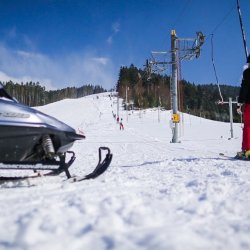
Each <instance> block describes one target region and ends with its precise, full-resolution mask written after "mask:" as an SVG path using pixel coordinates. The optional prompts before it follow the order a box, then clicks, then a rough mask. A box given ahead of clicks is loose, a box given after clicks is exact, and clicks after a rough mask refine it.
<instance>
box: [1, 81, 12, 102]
mask: <svg viewBox="0 0 250 250" xmlns="http://www.w3.org/2000/svg"><path fill="white" fill-rule="evenodd" d="M0 98H2V99H7V100H10V101H14V102H16V100H15V99H14V98H13V97H11V96H10V95H9V94H8V93H7V91H6V90H5V89H4V87H3V85H2V84H1V83H0Z"/></svg>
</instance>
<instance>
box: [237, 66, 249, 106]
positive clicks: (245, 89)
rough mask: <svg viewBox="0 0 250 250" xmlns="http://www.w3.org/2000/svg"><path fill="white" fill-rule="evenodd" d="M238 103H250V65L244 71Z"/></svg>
mask: <svg viewBox="0 0 250 250" xmlns="http://www.w3.org/2000/svg"><path fill="white" fill-rule="evenodd" d="M238 103H250V67H248V68H247V69H245V70H244V71H243V78H242V82H241V87H240V94H239V98H238Z"/></svg>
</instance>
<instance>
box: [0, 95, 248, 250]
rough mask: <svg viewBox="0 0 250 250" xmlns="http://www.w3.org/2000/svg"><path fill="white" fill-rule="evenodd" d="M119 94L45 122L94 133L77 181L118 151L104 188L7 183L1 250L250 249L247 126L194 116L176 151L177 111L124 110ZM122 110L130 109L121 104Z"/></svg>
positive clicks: (186, 119)
mask: <svg viewBox="0 0 250 250" xmlns="http://www.w3.org/2000/svg"><path fill="white" fill-rule="evenodd" d="M109 95H110V93H105V94H99V95H92V96H88V97H84V98H80V99H74V100H69V99H66V100H63V101H60V102H56V103H53V104H49V105H46V106H43V107H38V108H37V109H39V110H41V111H42V112H44V113H47V114H49V115H52V116H54V117H56V118H57V119H59V120H61V121H63V122H65V123H66V124H68V125H70V126H72V127H73V128H75V129H76V130H77V131H79V132H82V131H83V132H84V134H85V135H86V139H85V140H82V141H78V142H76V143H75V144H74V145H73V147H72V150H73V151H74V152H75V153H76V157H77V158H76V161H75V163H74V164H73V166H71V173H72V174H74V175H80V176H83V175H85V174H88V173H89V172H91V171H92V170H93V169H94V167H95V166H96V164H97V162H98V148H99V147H100V146H108V147H110V149H111V151H112V154H113V160H112V162H111V165H110V168H109V169H108V170H107V172H105V173H104V174H103V175H102V176H100V177H99V178H97V179H94V180H88V181H83V182H79V183H70V182H69V181H67V180H66V177H65V175H64V174H61V175H60V176H56V177H41V178H37V179H32V180H29V181H22V182H12V183H10V182H8V183H6V182H5V183H1V184H0V202H1V206H0V249H1V250H2V249H16V250H22V249H27V250H44V249H47V250H48V249H49V250H50V249H51V250H61V249H70V250H78V249H79V250H80V249H81V250H83V249H87V250H90V249H95V250H102V249H107V250H111V249H121V250H140V249H149V250H152V249H157V250H168V249H180V250H183V249H185V250H188V249H190V250H191V249H192V250H193V249H207V250H211V249H233V250H235V249H250V162H247V161H236V160H232V159H231V158H229V157H225V156H220V155H219V153H224V154H225V155H226V156H234V155H235V153H236V152H237V151H239V150H240V148H241V134H242V128H241V124H234V126H233V133H234V136H233V138H231V133H230V124H229V123H222V122H215V121H211V120H207V119H203V118H200V117H195V116H191V115H188V114H184V115H183V116H181V118H182V122H181V128H180V143H171V142H170V141H171V139H172V131H171V127H170V122H169V120H170V116H171V113H170V111H160V113H158V110H157V109H155V110H153V109H149V110H143V111H134V112H131V111H129V113H126V111H123V110H120V117H122V118H123V124H124V131H121V130H120V129H119V125H118V124H117V122H116V121H115V119H114V118H113V113H116V112H117V98H116V97H112V98H110V96H109ZM120 107H121V103H120Z"/></svg>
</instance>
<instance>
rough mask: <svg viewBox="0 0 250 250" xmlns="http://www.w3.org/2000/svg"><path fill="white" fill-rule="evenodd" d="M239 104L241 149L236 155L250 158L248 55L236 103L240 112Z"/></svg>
mask: <svg viewBox="0 0 250 250" xmlns="http://www.w3.org/2000/svg"><path fill="white" fill-rule="evenodd" d="M243 104H244V105H243ZM241 105H243V120H244V127H243V134H242V147H241V149H242V151H241V152H238V153H237V155H236V157H237V158H249V159H250V55H248V57H247V68H246V69H245V70H244V71H243V78H242V82H241V87H240V93H239V98H238V104H237V112H238V113H241Z"/></svg>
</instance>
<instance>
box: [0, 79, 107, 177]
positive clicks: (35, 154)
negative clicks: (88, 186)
mask: <svg viewBox="0 0 250 250" xmlns="http://www.w3.org/2000/svg"><path fill="white" fill-rule="evenodd" d="M84 138H85V136H84V135H81V134H77V133H76V131H75V130H74V129H73V128H71V127H69V126H68V125H66V124H65V123H63V122H61V121H59V120H57V119H55V118H54V117H51V116H48V115H46V114H44V113H42V112H39V111H37V110H35V109H33V108H30V107H28V106H26V105H23V104H20V103H19V102H18V101H17V100H15V99H14V98H13V97H12V96H10V95H9V94H8V93H7V92H6V90H5V89H4V87H3V85H2V84H0V170H34V172H35V174H32V175H31V176H30V175H28V176H12V177H11V176H0V180H16V179H26V178H33V177H38V176H40V175H41V172H43V171H41V170H47V172H46V173H45V174H43V175H44V176H48V175H58V174H60V173H62V172H65V174H66V176H67V178H72V176H71V174H70V172H69V167H70V166H71V165H72V163H73V162H74V160H75V153H74V152H73V151H69V149H70V147H71V146H72V145H73V143H74V142H75V141H76V140H82V139H84ZM103 151H107V153H106V156H105V158H104V160H102V152H103ZM111 160H112V154H111V153H110V149H109V148H107V147H100V148H99V162H98V164H97V166H96V168H95V169H94V171H93V172H92V173H90V174H88V175H86V176H84V177H73V178H72V179H73V180H74V181H81V180H84V179H90V178H95V177H97V176H99V175H100V174H102V173H103V172H105V171H106V169H107V168H108V167H109V165H110V162H111Z"/></svg>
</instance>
